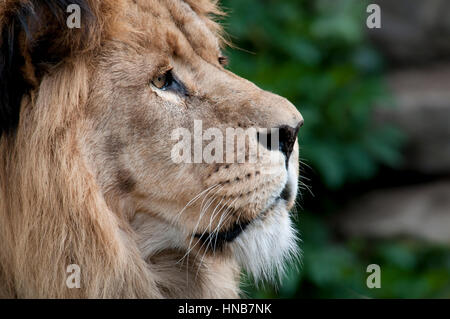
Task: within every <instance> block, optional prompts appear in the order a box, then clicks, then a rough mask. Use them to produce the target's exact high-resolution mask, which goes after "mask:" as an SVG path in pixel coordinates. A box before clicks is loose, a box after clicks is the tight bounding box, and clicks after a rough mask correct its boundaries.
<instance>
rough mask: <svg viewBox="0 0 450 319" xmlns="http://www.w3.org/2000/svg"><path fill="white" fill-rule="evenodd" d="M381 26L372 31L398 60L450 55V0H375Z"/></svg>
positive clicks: (374, 38) (377, 40) (396, 61)
mask: <svg viewBox="0 0 450 319" xmlns="http://www.w3.org/2000/svg"><path fill="white" fill-rule="evenodd" d="M371 3H377V4H378V5H380V7H381V28H380V29H369V31H368V32H369V35H370V37H371V38H372V39H373V40H374V43H375V44H376V45H377V46H378V47H379V48H380V49H381V51H382V52H383V53H384V54H385V56H386V57H387V58H388V59H390V60H391V61H393V62H395V63H401V64H405V63H406V64H413V63H418V62H428V61H430V60H436V59H441V58H445V57H447V58H449V57H450V41H449V38H450V1H448V0H427V1H424V0H395V1H393V0H375V1H371Z"/></svg>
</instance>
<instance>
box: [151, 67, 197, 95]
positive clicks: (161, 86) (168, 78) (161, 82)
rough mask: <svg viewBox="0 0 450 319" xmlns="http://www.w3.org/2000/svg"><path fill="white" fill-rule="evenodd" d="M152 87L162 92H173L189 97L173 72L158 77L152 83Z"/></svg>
mask: <svg viewBox="0 0 450 319" xmlns="http://www.w3.org/2000/svg"><path fill="white" fill-rule="evenodd" d="M150 84H151V85H152V86H154V87H155V88H157V89H158V90H162V91H171V92H173V93H177V94H180V95H182V96H189V93H188V91H187V89H186V87H185V86H184V85H183V83H182V82H181V81H180V80H179V79H178V78H177V77H176V76H175V75H174V74H173V72H172V70H169V71H167V72H166V73H164V74H160V75H158V76H156V77H155V78H154V79H153V80H152V81H151V83H150Z"/></svg>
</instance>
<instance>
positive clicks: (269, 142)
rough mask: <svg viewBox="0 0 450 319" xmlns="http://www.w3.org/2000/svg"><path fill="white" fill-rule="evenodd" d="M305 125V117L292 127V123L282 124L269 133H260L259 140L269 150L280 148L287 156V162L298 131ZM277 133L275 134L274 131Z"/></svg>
mask: <svg viewBox="0 0 450 319" xmlns="http://www.w3.org/2000/svg"><path fill="white" fill-rule="evenodd" d="M302 125H303V119H301V120H300V122H299V123H298V124H297V126H295V127H292V126H290V125H281V126H279V127H277V128H275V129H271V130H269V131H268V132H267V133H258V141H259V142H260V143H261V144H262V145H263V146H264V147H265V148H267V149H268V150H269V151H273V150H275V149H276V150H279V151H280V152H282V153H283V154H284V156H286V164H287V163H288V161H289V158H290V156H291V154H292V150H293V149H294V145H295V141H296V139H297V134H298V131H299V130H300V127H301V126H302ZM275 132H276V133H277V134H275V135H274V133H275Z"/></svg>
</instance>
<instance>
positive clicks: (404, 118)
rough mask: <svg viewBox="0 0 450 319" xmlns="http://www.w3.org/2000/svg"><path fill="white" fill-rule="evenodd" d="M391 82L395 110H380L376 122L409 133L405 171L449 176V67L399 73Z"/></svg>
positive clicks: (390, 79)
mask: <svg viewBox="0 0 450 319" xmlns="http://www.w3.org/2000/svg"><path fill="white" fill-rule="evenodd" d="M449 43H450V41H449ZM388 83H389V86H390V88H391V90H392V93H393V95H394V98H395V101H396V102H395V103H396V107H395V108H389V109H385V108H382V109H379V110H377V115H376V119H377V120H378V121H382V122H390V123H392V124H394V125H396V126H398V127H399V128H400V129H402V130H403V131H404V132H405V133H406V134H407V137H408V139H409V142H408V146H407V148H406V150H405V152H406V154H405V155H406V156H405V161H406V162H405V168H407V169H411V170H415V171H419V172H421V173H425V174H442V173H449V172H450V64H446V65H436V66H433V67H428V68H422V69H408V70H401V71H397V72H395V73H392V74H391V75H389V76H388Z"/></svg>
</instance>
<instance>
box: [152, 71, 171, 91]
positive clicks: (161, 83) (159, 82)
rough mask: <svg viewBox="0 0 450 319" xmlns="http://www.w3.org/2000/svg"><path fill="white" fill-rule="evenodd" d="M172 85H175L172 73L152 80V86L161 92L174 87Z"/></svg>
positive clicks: (168, 72)
mask: <svg viewBox="0 0 450 319" xmlns="http://www.w3.org/2000/svg"><path fill="white" fill-rule="evenodd" d="M172 83H173V76H172V72H171V71H167V72H166V73H164V74H160V75H158V76H157V77H155V78H154V79H153V80H152V84H153V85H154V86H155V87H156V88H158V89H160V90H166V89H167V88H169V87H170V86H171V85H172Z"/></svg>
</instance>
